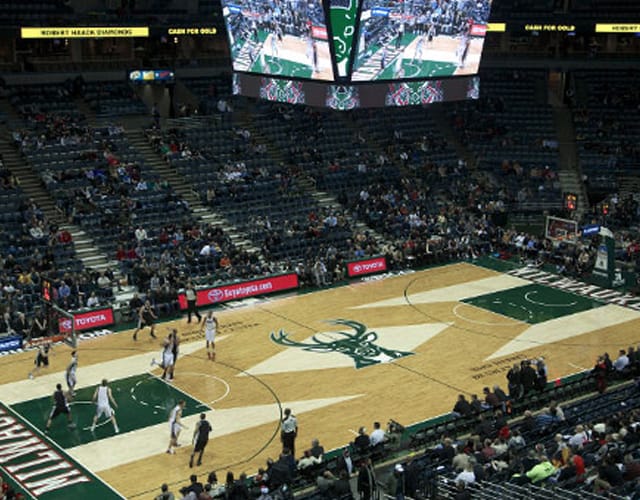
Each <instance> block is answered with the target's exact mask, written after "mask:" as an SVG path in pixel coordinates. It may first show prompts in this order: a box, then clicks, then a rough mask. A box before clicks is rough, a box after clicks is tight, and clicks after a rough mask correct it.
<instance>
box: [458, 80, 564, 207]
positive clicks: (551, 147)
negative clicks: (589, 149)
mask: <svg viewBox="0 0 640 500" xmlns="http://www.w3.org/2000/svg"><path fill="white" fill-rule="evenodd" d="M481 79H482V86H481V97H480V99H479V100H478V101H477V102H474V101H465V102H461V103H457V104H454V105H453V108H454V110H453V114H452V116H453V125H454V127H455V128H456V129H457V130H458V132H459V137H460V140H461V141H462V142H463V144H465V145H466V146H467V147H468V148H469V149H470V150H472V151H473V152H474V153H475V155H476V156H477V159H478V168H479V169H480V170H482V171H483V172H485V173H486V175H487V176H489V178H490V179H491V182H492V183H493V184H494V186H495V187H496V188H497V189H499V190H500V191H501V193H502V196H501V198H502V199H503V200H504V201H505V203H506V204H507V205H508V206H509V208H510V209H511V210H517V211H539V210H554V209H555V210H559V209H561V206H562V199H561V193H560V185H559V182H558V181H557V172H558V151H557V149H558V143H557V137H556V133H555V130H554V124H553V117H552V114H551V108H550V107H549V106H548V105H547V104H546V90H545V89H546V83H545V72H544V71H534V70H527V71H520V70H514V71H506V70H502V71H495V70H492V71H487V72H486V73H483V74H482V75H481Z"/></svg>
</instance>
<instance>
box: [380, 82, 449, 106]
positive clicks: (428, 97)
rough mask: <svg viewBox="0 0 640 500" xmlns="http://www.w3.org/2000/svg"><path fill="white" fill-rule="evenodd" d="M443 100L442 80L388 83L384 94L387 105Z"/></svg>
mask: <svg viewBox="0 0 640 500" xmlns="http://www.w3.org/2000/svg"><path fill="white" fill-rule="evenodd" d="M441 101H444V90H443V86H442V80H428V81H426V82H397V83H390V84H389V90H388V92H387V95H386V96H385V104H386V105H387V106H415V105H418V104H433V103H434V102H441Z"/></svg>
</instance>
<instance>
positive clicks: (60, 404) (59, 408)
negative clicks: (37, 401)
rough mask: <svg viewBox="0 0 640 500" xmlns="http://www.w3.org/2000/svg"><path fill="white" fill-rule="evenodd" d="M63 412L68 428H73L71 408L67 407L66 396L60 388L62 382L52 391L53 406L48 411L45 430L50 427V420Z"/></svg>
mask: <svg viewBox="0 0 640 500" xmlns="http://www.w3.org/2000/svg"><path fill="white" fill-rule="evenodd" d="M63 413H65V414H66V415H67V423H68V426H69V429H74V428H75V426H76V425H75V424H74V423H73V421H72V420H71V408H70V407H69V402H68V401H67V397H66V396H65V394H64V391H63V390H62V384H57V385H56V392H54V393H53V408H51V413H49V418H48V419H47V425H46V426H45V432H48V431H49V428H50V427H51V422H52V421H53V420H54V419H55V418H56V417H58V415H61V414H63Z"/></svg>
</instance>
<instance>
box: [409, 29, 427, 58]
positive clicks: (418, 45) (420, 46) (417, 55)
mask: <svg viewBox="0 0 640 500" xmlns="http://www.w3.org/2000/svg"><path fill="white" fill-rule="evenodd" d="M424 43H425V42H424V36H422V35H421V36H420V37H418V41H417V43H416V51H415V52H414V54H413V59H412V60H411V62H412V63H415V62H416V61H421V60H422V51H423V49H424Z"/></svg>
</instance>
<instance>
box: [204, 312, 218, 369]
mask: <svg viewBox="0 0 640 500" xmlns="http://www.w3.org/2000/svg"><path fill="white" fill-rule="evenodd" d="M202 331H204V338H205V339H206V342H207V357H208V358H209V359H210V360H211V361H215V360H216V344H215V340H216V332H217V331H218V318H216V317H215V316H214V315H213V311H209V312H208V313H207V316H206V318H205V319H204V321H203V323H202V329H201V330H200V333H202Z"/></svg>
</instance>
